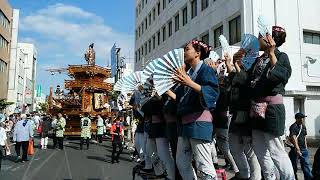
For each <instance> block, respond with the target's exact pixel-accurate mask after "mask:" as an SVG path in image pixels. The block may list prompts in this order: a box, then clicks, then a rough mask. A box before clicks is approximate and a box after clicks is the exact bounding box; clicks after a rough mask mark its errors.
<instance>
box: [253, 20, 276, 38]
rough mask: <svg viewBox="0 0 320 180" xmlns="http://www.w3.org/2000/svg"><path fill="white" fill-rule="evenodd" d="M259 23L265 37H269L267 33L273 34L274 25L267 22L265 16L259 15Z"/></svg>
mask: <svg viewBox="0 0 320 180" xmlns="http://www.w3.org/2000/svg"><path fill="white" fill-rule="evenodd" d="M257 23H258V28H259V33H260V34H261V35H262V36H263V37H267V34H270V35H271V33H272V27H271V26H270V23H268V22H267V20H266V19H265V17H264V16H262V15H260V16H259V17H258V21H257Z"/></svg>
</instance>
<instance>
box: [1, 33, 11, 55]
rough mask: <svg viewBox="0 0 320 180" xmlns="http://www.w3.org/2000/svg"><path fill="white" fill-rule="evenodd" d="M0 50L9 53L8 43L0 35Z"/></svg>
mask: <svg viewBox="0 0 320 180" xmlns="http://www.w3.org/2000/svg"><path fill="white" fill-rule="evenodd" d="M0 48H2V49H4V50H5V51H6V52H9V42H8V41H7V40H6V39H5V38H4V37H3V36H1V35H0Z"/></svg>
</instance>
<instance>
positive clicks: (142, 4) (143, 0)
mask: <svg viewBox="0 0 320 180" xmlns="http://www.w3.org/2000/svg"><path fill="white" fill-rule="evenodd" d="M143 8H144V0H142V9H143Z"/></svg>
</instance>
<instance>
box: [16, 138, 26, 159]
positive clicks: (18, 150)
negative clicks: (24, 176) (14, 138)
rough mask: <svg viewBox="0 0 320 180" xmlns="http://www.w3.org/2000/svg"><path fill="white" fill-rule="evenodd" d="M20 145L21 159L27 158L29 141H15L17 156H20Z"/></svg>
mask: <svg viewBox="0 0 320 180" xmlns="http://www.w3.org/2000/svg"><path fill="white" fill-rule="evenodd" d="M21 146H22V160H28V147H29V141H22V142H16V145H15V150H16V153H17V156H20V148H21Z"/></svg>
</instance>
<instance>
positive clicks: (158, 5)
mask: <svg viewBox="0 0 320 180" xmlns="http://www.w3.org/2000/svg"><path fill="white" fill-rule="evenodd" d="M157 7H158V16H159V15H160V10H161V9H160V1H159V2H158V4H157Z"/></svg>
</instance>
